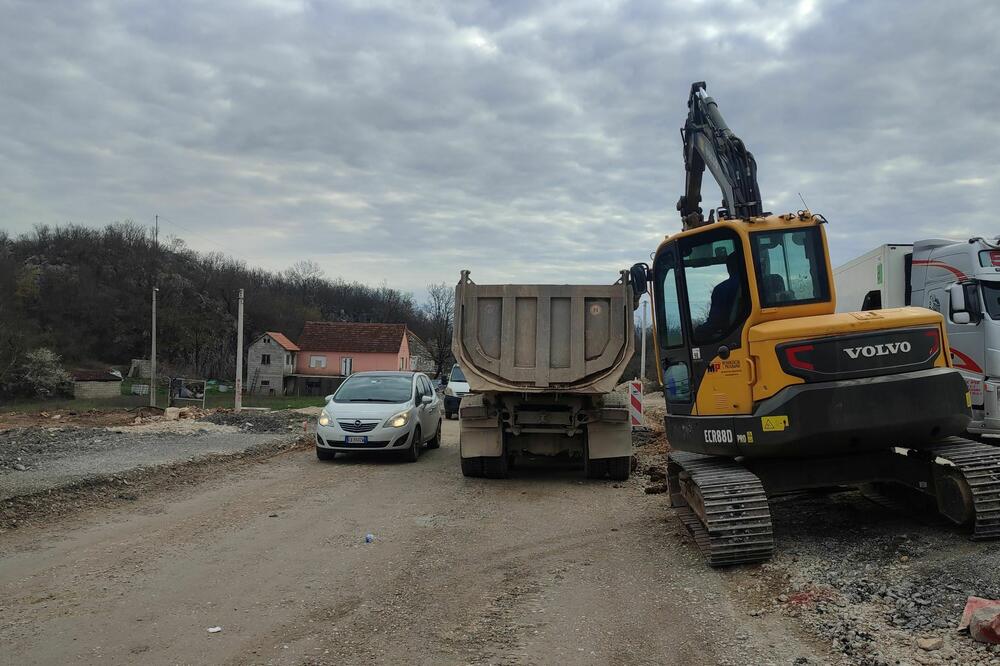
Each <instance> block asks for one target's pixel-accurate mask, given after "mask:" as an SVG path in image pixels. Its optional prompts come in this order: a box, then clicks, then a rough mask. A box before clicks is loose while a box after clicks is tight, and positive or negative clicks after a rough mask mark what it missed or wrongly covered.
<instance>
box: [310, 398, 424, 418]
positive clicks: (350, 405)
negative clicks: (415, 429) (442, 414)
mask: <svg viewBox="0 0 1000 666" xmlns="http://www.w3.org/2000/svg"><path fill="white" fill-rule="evenodd" d="M409 407H412V404H410V403H408V402H401V403H394V404H392V403H387V402H330V403H327V405H326V407H325V408H324V409H325V410H326V413H327V414H329V415H330V416H331V417H333V418H335V419H387V418H389V417H390V416H392V415H393V414H398V413H399V412H401V411H403V410H404V409H407V408H409Z"/></svg>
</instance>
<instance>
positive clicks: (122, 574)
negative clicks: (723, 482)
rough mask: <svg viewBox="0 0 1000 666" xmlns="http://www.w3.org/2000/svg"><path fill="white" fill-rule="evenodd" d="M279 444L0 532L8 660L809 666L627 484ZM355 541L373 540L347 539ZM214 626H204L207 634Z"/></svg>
mask: <svg viewBox="0 0 1000 666" xmlns="http://www.w3.org/2000/svg"><path fill="white" fill-rule="evenodd" d="M444 439H445V442H444V446H443V447H442V448H441V449H439V450H436V451H428V452H426V453H425V454H424V455H423V457H422V458H421V459H420V461H419V462H417V463H416V464H406V463H402V462H398V461H396V460H388V459H384V458H382V457H378V456H354V457H350V458H347V459H344V460H342V461H334V462H329V463H320V462H318V461H317V460H316V459H315V456H314V455H313V454H312V451H311V450H309V449H306V450H297V451H294V452H291V453H285V454H283V455H279V456H276V457H272V458H269V459H267V460H266V461H264V462H261V463H257V464H248V465H245V466H243V467H239V468H227V469H226V470H225V473H224V474H221V475H220V476H218V477H212V476H209V477H206V478H205V479H204V480H203V481H202V482H201V483H198V484H196V485H193V486H192V485H184V486H181V487H175V488H173V489H166V490H160V491H156V492H150V493H148V494H140V495H139V496H138V497H137V498H136V499H135V501H133V502H130V503H128V504H117V505H113V506H111V507H110V508H95V509H91V510H89V511H84V512H82V513H78V514H76V515H75V516H74V517H72V518H70V519H67V520H64V521H62V522H56V523H48V524H45V525H41V526H36V527H27V528H22V529H17V530H7V531H6V532H4V533H2V534H0V596H2V598H3V599H4V600H5V603H4V604H2V606H0V643H2V644H3V645H4V658H5V660H7V661H9V663H17V664H51V663H67V662H75V663H95V664H97V663H100V664H107V663H139V662H142V663H146V664H160V663H164V664H166V663H182V664H188V663H198V664H202V663H212V664H225V663H229V664H245V663H261V664H366V663H376V662H378V663H426V664H431V663H434V664H439V663H446V664H450V663H454V664H460V663H521V664H552V663H594V664H597V663H619V664H767V663H773V664H792V663H824V662H825V661H826V660H827V658H828V650H827V648H826V641H825V640H824V641H822V642H820V641H815V640H813V639H812V637H811V636H810V635H809V633H808V632H806V631H804V630H803V629H802V628H801V627H800V625H799V624H798V623H797V622H795V621H794V620H793V619H791V618H788V617H785V616H782V615H779V614H767V615H759V616H753V615H750V614H749V613H748V612H747V609H746V606H745V604H744V602H742V601H740V599H739V595H738V590H737V588H736V586H737V585H738V584H739V583H738V579H739V574H733V573H729V572H722V573H720V572H716V571H712V570H709V569H707V568H706V567H704V565H703V564H702V562H701V560H700V556H699V555H698V553H697V552H696V551H695V550H694V549H693V548H692V547H691V545H690V544H689V543H687V542H686V539H684V538H683V537H682V535H681V531H680V528H679V526H678V524H677V523H676V522H675V520H674V518H673V517H672V516H671V515H670V511H669V509H667V507H666V505H665V501H664V500H663V496H651V495H646V494H644V493H643V490H642V483H641V482H640V480H639V479H636V480H634V481H631V482H628V483H624V484H613V483H611V482H610V481H608V482H584V481H583V480H582V474H581V472H580V470H566V469H553V468H546V467H542V468H539V467H535V466H530V467H525V468H521V469H519V471H518V473H517V474H516V476H515V478H512V479H509V480H506V481H490V480H485V479H465V478H463V477H462V476H461V474H460V473H459V471H458V469H459V465H458V451H457V445H456V440H457V423H456V422H454V421H449V422H446V423H445V429H444ZM367 534H371V535H373V541H372V542H371V543H365V536H366V535H367ZM214 627H221V631H218V632H217V633H209V632H208V629H209V628H214Z"/></svg>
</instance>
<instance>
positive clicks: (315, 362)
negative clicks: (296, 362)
mask: <svg viewBox="0 0 1000 666" xmlns="http://www.w3.org/2000/svg"><path fill="white" fill-rule="evenodd" d="M309 367H310V368H325V367H326V356H310V357H309Z"/></svg>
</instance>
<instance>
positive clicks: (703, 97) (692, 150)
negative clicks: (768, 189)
mask: <svg viewBox="0 0 1000 666" xmlns="http://www.w3.org/2000/svg"><path fill="white" fill-rule="evenodd" d="M681 139H682V140H683V142H684V168H685V170H686V172H687V176H686V179H685V187H684V195H683V196H682V197H681V198H680V200H679V201H678V202H677V210H678V211H680V214H681V220H682V222H683V226H684V228H685V229H691V228H694V227H697V226H700V225H701V224H704V221H705V219H704V217H703V215H702V209H701V206H700V204H701V181H702V176H703V175H704V173H705V167H706V166H707V167H708V170H709V171H711V172H712V175H713V176H714V177H715V180H716V181H717V182H718V183H719V187H720V188H721V189H722V209H720V211H719V217H720V218H721V217H731V218H739V219H748V218H750V217H759V216H761V215H764V214H765V213H764V209H763V205H762V203H761V199H760V188H759V187H758V185H757V162H756V160H754V158H753V155H752V154H751V153H750V151H749V150H747V148H746V146H745V145H744V144H743V141H742V140H741V139H740V138H739V137H737V136H736V135H735V134H733V132H732V130H730V129H729V126H728V125H726V121H725V120H723V119H722V114H721V113H719V106H718V104H716V103H715V100H714V99H712V98H711V97H709V96H708V93H706V92H705V82H704V81H699V82H697V83H693V84H691V95H690V97H689V98H688V117H687V122H686V123H685V124H684V127H683V128H682V129H681Z"/></svg>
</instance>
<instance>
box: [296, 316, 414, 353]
mask: <svg viewBox="0 0 1000 666" xmlns="http://www.w3.org/2000/svg"><path fill="white" fill-rule="evenodd" d="M405 333H406V324H360V323H355V322H347V321H307V322H306V325H305V328H304V329H303V331H302V335H301V336H299V348H300V349H301V350H304V351H307V352H309V351H337V352H361V353H373V354H395V353H397V352H399V348H400V346H401V345H402V344H403V335H404V334H405Z"/></svg>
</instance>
